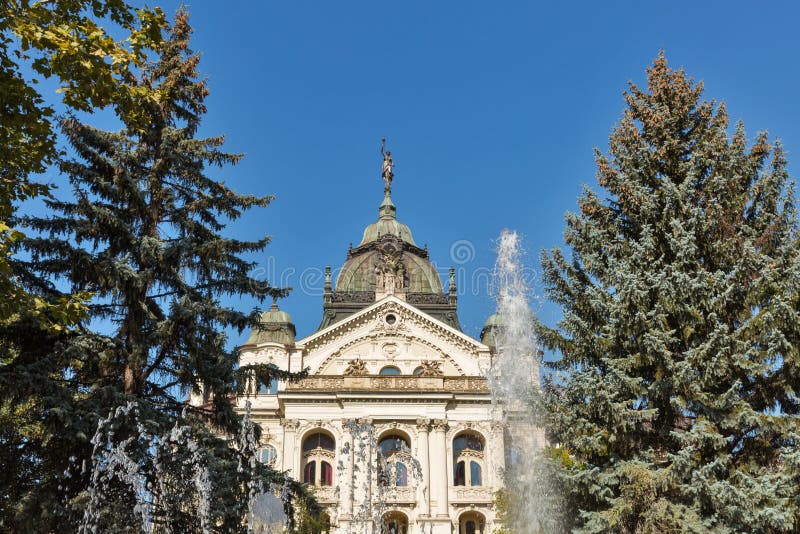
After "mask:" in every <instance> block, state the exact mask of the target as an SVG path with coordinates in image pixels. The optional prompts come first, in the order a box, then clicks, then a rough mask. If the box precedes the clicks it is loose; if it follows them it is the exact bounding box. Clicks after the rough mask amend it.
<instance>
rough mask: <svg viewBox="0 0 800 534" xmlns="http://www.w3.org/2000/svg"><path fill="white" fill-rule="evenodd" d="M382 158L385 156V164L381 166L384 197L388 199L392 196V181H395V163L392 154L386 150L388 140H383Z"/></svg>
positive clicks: (383, 138)
mask: <svg viewBox="0 0 800 534" xmlns="http://www.w3.org/2000/svg"><path fill="white" fill-rule="evenodd" d="M381 156H383V164H382V165H381V178H383V182H384V184H385V185H384V186H383V195H384V196H386V197H388V196H389V195H391V194H392V179H394V161H392V152H391V151H390V150H386V138H385V137H382V138H381Z"/></svg>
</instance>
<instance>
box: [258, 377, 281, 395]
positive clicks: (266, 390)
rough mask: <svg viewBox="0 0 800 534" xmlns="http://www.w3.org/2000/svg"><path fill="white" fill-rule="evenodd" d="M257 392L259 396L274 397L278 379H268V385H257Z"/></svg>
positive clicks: (276, 391)
mask: <svg viewBox="0 0 800 534" xmlns="http://www.w3.org/2000/svg"><path fill="white" fill-rule="evenodd" d="M258 392H259V394H261V395H275V394H276V393H278V379H277V378H274V377H273V378H272V379H270V381H269V384H264V383H261V384H259V386H258Z"/></svg>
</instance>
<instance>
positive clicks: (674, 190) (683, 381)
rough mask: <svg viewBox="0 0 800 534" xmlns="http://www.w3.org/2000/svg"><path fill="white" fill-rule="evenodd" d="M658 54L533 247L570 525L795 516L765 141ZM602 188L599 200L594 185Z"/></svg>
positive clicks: (789, 525) (795, 365)
mask: <svg viewBox="0 0 800 534" xmlns="http://www.w3.org/2000/svg"><path fill="white" fill-rule="evenodd" d="M702 92H703V85H702V83H695V82H694V81H693V80H692V79H691V78H688V77H687V75H686V74H685V73H684V71H683V70H682V69H681V70H674V69H671V68H669V67H668V66H667V62H666V60H665V58H664V55H663V53H662V54H660V55H659V57H658V58H657V59H656V60H655V62H654V63H653V64H652V66H651V67H650V68H649V69H648V71H647V87H646V88H640V87H639V86H637V85H635V84H630V86H629V89H628V91H626V93H625V102H626V104H627V106H626V108H625V110H624V112H623V116H622V119H621V121H620V122H619V124H618V125H617V126H616V127H615V128H614V130H613V131H612V133H611V136H610V149H609V153H608V154H607V155H605V154H602V153H600V152H599V151H597V152H596V162H597V179H598V182H599V184H600V186H601V187H602V190H603V192H602V194H600V193H595V192H594V191H592V190H590V189H589V188H585V190H584V192H583V193H582V195H581V196H580V198H579V201H578V202H579V207H580V212H579V213H576V214H568V215H567V218H566V222H567V229H566V231H565V241H566V244H567V246H568V247H569V248H570V250H571V257H567V256H565V255H564V254H563V253H562V252H561V251H560V250H558V249H554V250H552V251H550V252H548V253H543V255H542V265H543V271H544V280H545V283H546V287H547V293H548V295H549V297H550V298H551V299H552V300H553V301H555V302H556V303H557V304H558V305H559V306H560V307H561V309H562V311H563V318H562V320H561V321H560V323H559V325H558V327H557V328H548V327H546V326H544V325H539V327H538V330H539V336H540V338H541V340H542V341H543V343H544V344H545V345H546V346H548V347H549V348H550V349H553V350H555V351H557V352H558V353H560V359H559V360H558V361H557V362H556V363H555V364H554V375H555V377H556V378H554V379H553V380H551V381H550V382H549V383H548V384H547V385H546V387H545V392H546V396H547V399H548V402H549V408H550V416H549V417H550V422H549V424H550V431H551V433H552V437H553V441H554V442H555V443H558V444H560V445H561V446H563V447H564V448H565V449H566V451H567V452H568V453H569V460H568V461H565V462H564V464H563V467H562V470H561V474H562V476H563V481H564V482H565V484H566V487H567V488H568V491H569V493H570V497H571V499H572V502H573V504H574V506H575V508H576V510H577V511H578V512H577V513H576V514H575V517H574V524H573V525H568V526H571V527H574V528H575V530H576V531H578V532H630V533H633V532H743V531H748V532H797V531H798V530H799V529H800V449H799V448H798V447H799V446H800V420H799V419H798V413H799V412H800V398H799V396H798V395H799V394H800V393H799V391H798V390H799V389H800V354H799V352H798V351H800V314H799V313H798V306H800V298H799V297H800V259H799V258H798V234H797V228H796V222H797V221H796V215H797V214H796V208H795V200H794V196H793V195H794V189H793V184H792V183H791V182H790V178H789V175H788V172H787V163H786V159H785V156H784V153H783V150H782V148H781V145H780V144H779V143H776V142H770V141H769V139H768V136H767V134H766V133H759V134H758V135H757V136H756V138H755V140H754V141H753V142H752V144H750V145H749V146H748V142H747V139H746V135H745V131H744V128H743V126H742V124H738V125H736V126H735V128H733V129H732V132H729V122H728V116H727V114H726V110H725V106H724V105H723V104H718V103H717V102H715V101H713V100H712V101H708V100H704V99H703V96H702ZM603 196H605V198H602V197H603Z"/></svg>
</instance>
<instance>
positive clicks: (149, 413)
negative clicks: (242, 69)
mask: <svg viewBox="0 0 800 534" xmlns="http://www.w3.org/2000/svg"><path fill="white" fill-rule="evenodd" d="M44 5H47V6H50V8H52V12H51V11H48V10H47V9H45V8H44V7H42V6H44ZM87 5H88V7H89V8H91V9H89V10H88V12H91V13H93V14H94V16H95V17H109V18H110V19H111V20H114V21H115V22H117V23H119V24H122V25H123V26H125V25H128V24H132V22H133V21H134V20H135V16H134V14H133V13H131V12H129V11H126V9H127V7H126V6H125V5H124V4H121V3H116V2H114V3H99V2H96V3H95V2H92V3H89V4H86V3H79V2H56V3H51V4H41V5H40V4H35V5H34V6H33V7H31V8H30V9H31V11H30V12H26V13H27V15H30V17H31V18H30V20H23V17H21V16H20V17H17V19H15V20H16V21H15V22H12V23H9V27H12V28H13V29H14V31H15V32H17V33H18V35H20V36H21V37H22V43H23V44H22V47H23V49H25V48H26V47H28V46H35V47H38V48H39V49H40V50H45V51H46V52H47V54H45V55H44V56H43V58H40V59H42V61H38V60H37V63H36V64H35V68H37V69H43V70H47V71H48V73H50V74H56V75H61V74H63V73H66V72H71V73H73V74H74V76H73V77H71V78H69V80H70V83H69V84H67V86H66V88H65V93H64V94H65V95H66V97H65V98H66V101H67V103H68V104H70V105H72V106H73V107H75V108H77V109H90V108H92V107H95V106H99V105H103V104H104V103H110V104H113V105H114V106H115V107H116V109H117V112H118V115H119V116H120V118H121V119H122V121H123V124H124V126H125V127H124V129H123V130H121V131H117V132H108V131H102V130H98V129H96V128H93V127H91V126H90V125H88V124H84V123H81V122H80V121H78V120H77V119H75V118H73V117H67V118H65V119H64V120H63V121H62V122H61V128H62V131H63V134H64V135H65V137H66V138H67V140H68V142H69V144H70V145H71V149H72V152H73V153H74V154H75V157H74V159H66V158H59V161H58V165H59V168H60V170H61V172H62V173H63V174H64V175H66V176H67V177H68V178H69V180H70V182H71V184H72V188H73V197H72V198H68V197H66V196H65V197H61V198H55V197H52V196H51V197H49V198H48V200H47V201H46V203H47V205H48V207H49V212H50V215H48V216H46V217H28V218H22V219H21V220H22V222H23V223H24V224H25V225H26V226H27V231H28V234H29V235H28V237H24V236H22V235H15V236H14V237H15V239H17V240H20V242H21V244H22V245H23V246H24V247H25V249H26V250H27V252H28V254H29V259H25V260H22V259H19V258H15V259H13V261H10V262H9V268H10V269H11V272H12V273H13V275H14V276H15V277H16V278H17V279H18V280H23V281H25V283H27V284H29V285H30V287H31V288H33V289H34V290H35V292H36V294H37V295H42V296H43V299H45V301H46V302H59V301H61V302H63V303H69V305H70V306H75V307H77V309H78V310H79V311H80V312H81V313H84V315H85V317H84V318H83V319H82V316H81V315H80V313H78V314H76V315H74V316H73V320H72V322H71V323H68V324H71V325H72V327H71V328H55V327H54V328H47V329H41V328H40V329H39V330H40V333H39V334H37V335H31V332H32V330H31V326H32V325H34V324H36V323H35V318H33V317H30V314H25V315H23V316H20V317H17V318H15V319H14V320H13V321H7V322H6V323H3V324H0V339H3V340H8V343H7V344H6V345H4V347H5V348H6V350H5V353H4V354H3V358H4V359H3V362H2V363H3V366H2V367H0V400H2V401H3V404H2V405H1V406H0V408H1V409H0V418H2V419H5V420H8V421H10V422H12V424H11V425H10V426H9V427H8V428H4V429H3V432H2V433H0V439H2V440H3V443H4V445H6V444H8V445H9V449H8V450H7V451H4V453H3V454H4V455H8V461H9V462H10V463H11V464H13V465H14V466H15V469H14V470H11V471H9V472H7V473H3V475H4V477H5V478H3V479H0V483H2V484H3V486H2V488H0V505H2V509H0V512H2V515H0V525H2V528H3V529H11V530H17V531H50V530H58V531H63V530H69V531H74V530H76V529H77V528H78V526H79V525H80V523H81V521H82V518H83V514H84V510H86V509H90V510H92V512H93V514H96V517H97V521H98V527H99V528H100V529H101V530H102V531H115V532H116V531H127V530H130V529H138V528H140V527H142V526H143V525H142V521H143V519H142V518H141V517H140V516H139V515H138V514H137V512H136V508H135V506H134V504H135V500H134V497H135V495H134V494H133V492H132V491H131V489H130V487H128V486H127V485H126V484H125V483H123V482H122V481H121V480H119V479H117V480H116V482H110V483H105V485H104V486H103V487H102V488H101V489H102V493H103V499H102V500H101V503H100V505H99V506H100V508H99V509H95V508H96V506H95V505H96V504H97V503H94V502H93V500H92V498H91V497H92V495H93V494H96V493H97V488H98V486H97V484H98V483H97V481H96V480H94V479H93V478H92V476H91V466H92V465H93V464H94V462H97V461H98V458H99V457H98V454H102V453H103V450H104V449H102V448H101V449H96V448H95V447H94V445H93V444H92V443H91V441H90V440H91V439H92V436H93V435H94V434H95V431H96V429H97V428H98V423H99V422H100V421H101V420H104V419H105V418H106V417H107V416H108V415H109V414H110V413H112V412H114V411H115V410H116V409H117V408H118V407H120V406H125V405H131V404H132V405H135V406H136V410H137V413H138V414H139V416H138V418H137V419H136V421H132V420H127V419H121V420H120V421H118V422H115V423H113V424H114V425H117V426H115V427H114V432H113V434H111V436H112V438H109V439H113V444H114V446H115V447H116V446H119V447H123V448H124V449H125V451H126V454H128V455H129V457H130V458H131V459H133V460H134V462H135V463H136V464H137V465H140V466H141V468H142V473H143V474H142V476H143V477H145V479H146V480H147V481H148V482H149V483H150V484H151V486H150V487H151V488H155V489H151V491H153V492H155V493H154V495H155V497H154V498H155V500H156V502H157V503H158V507H157V509H158V513H155V514H154V516H153V518H152V520H153V522H154V523H155V525H156V526H157V527H158V528H171V529H173V530H175V531H187V530H189V531H191V530H197V528H198V521H199V519H198V517H199V516H200V514H199V513H198V506H199V504H198V502H199V501H198V499H199V494H198V493H197V490H196V488H195V487H194V486H193V485H192V484H186V480H187V479H191V476H193V472H190V471H188V470H187V469H189V466H190V465H191V462H195V463H196V462H197V461H198V458H197V457H192V458H191V462H190V458H189V457H188V455H189V451H186V450H178V449H175V450H172V451H170V454H168V455H167V456H168V461H167V460H164V459H163V458H162V461H161V463H160V464H159V465H160V467H159V468H158V469H156V464H155V463H154V461H153V460H152V454H154V453H156V451H161V446H160V445H159V446H155V445H152V443H151V442H150V441H146V440H145V441H142V436H143V435H145V434H146V435H148V436H155V437H156V438H158V437H162V438H163V439H164V440H166V439H167V438H166V437H165V436H170V435H171V433H173V432H174V429H175V428H176V427H177V426H181V427H187V428H190V429H191V430H190V434H191V438H192V440H193V441H194V442H195V443H198V444H200V447H199V450H201V451H202V453H199V454H200V456H201V458H200V460H199V461H201V463H202V464H203V465H205V466H206V467H207V468H208V469H209V471H210V472H211V480H212V484H213V488H214V499H213V502H212V503H211V510H210V514H211V517H212V519H213V524H214V525H213V526H214V530H215V531H220V532H235V531H240V530H243V529H244V528H245V527H244V523H243V519H244V518H245V517H246V513H245V511H246V509H247V504H248V502H249V499H250V498H251V497H252V496H253V492H254V491H257V490H258V491H261V490H268V489H269V488H270V487H274V486H275V485H283V484H285V485H287V487H288V490H289V492H290V494H291V495H293V502H294V503H295V505H298V506H299V505H302V506H305V507H306V509H307V510H308V511H309V514H310V516H309V517H315V514H317V512H318V511H319V510H318V509H317V508H315V507H316V504H315V503H314V501H313V498H312V497H311V496H310V494H309V493H308V492H307V491H306V490H305V488H304V487H303V486H301V485H298V484H296V483H292V482H291V481H289V480H287V479H286V477H285V476H284V475H283V474H281V473H276V472H274V471H272V470H271V469H269V468H267V467H266V466H259V465H256V464H255V461H254V451H253V450H245V449H246V448H245V447H243V445H242V444H241V443H240V444H239V446H238V447H234V446H232V445H231V443H229V441H228V439H226V435H227V436H231V435H235V434H236V433H237V432H238V431H239V426H240V419H241V418H240V417H239V416H238V415H237V414H236V412H235V411H234V407H233V405H232V403H231V398H232V397H233V396H234V395H236V394H237V393H241V392H243V391H244V390H245V386H246V385H247V384H248V383H249V382H252V381H251V380H250V379H251V378H252V377H253V375H255V376H257V377H258V378H259V379H260V380H262V381H267V382H268V381H269V379H270V378H271V377H280V378H283V379H291V380H294V379H297V378H298V377H299V376H302V375H297V374H289V373H286V372H282V371H278V370H277V369H276V368H274V367H271V366H266V365H256V366H248V367H243V368H238V367H237V355H236V353H235V351H233V350H230V349H228V348H226V342H227V339H226V336H225V330H226V329H228V328H233V329H236V330H239V331H241V330H242V329H244V328H246V327H248V326H252V325H254V324H255V322H256V319H257V317H258V313H257V310H254V311H252V312H251V313H241V312H239V311H237V310H235V309H233V308H230V307H226V306H223V305H221V304H220V299H221V298H223V297H226V296H240V295H253V296H256V297H257V298H263V297H265V296H267V295H275V296H282V295H284V294H285V290H282V289H280V288H274V287H271V286H270V285H269V284H268V283H266V282H264V281H260V280H256V279H253V278H252V277H251V276H250V275H249V272H250V270H251V268H252V263H251V262H249V261H247V260H245V259H244V258H243V256H244V255H246V254H249V253H252V252H258V251H261V250H263V248H264V246H265V245H266V244H267V242H268V239H267V238H264V239H261V240H258V241H253V242H250V241H240V240H236V239H232V238H228V237H226V236H224V235H222V233H221V232H222V231H223V230H224V226H225V224H226V223H227V222H228V221H231V220H235V219H236V218H238V217H239V216H240V215H241V214H242V213H244V212H245V211H247V210H248V209H250V208H253V207H264V206H266V205H267V204H268V203H269V201H270V197H257V196H252V195H243V194H239V193H236V192H235V191H233V190H232V189H230V188H229V187H227V186H226V185H225V184H224V183H223V182H222V181H220V180H218V179H215V178H213V177H211V176H209V174H210V173H211V172H214V171H215V170H216V169H218V168H223V167H226V166H228V165H230V164H235V163H236V162H237V161H239V159H240V156H239V155H235V154H228V153H226V152H224V151H223V150H222V145H223V138H222V137H212V138H205V139H197V138H196V137H195V135H196V133H197V130H198V127H199V125H200V121H201V119H202V116H203V114H204V113H205V111H206V108H205V104H204V99H205V97H206V96H207V94H208V89H207V86H206V83H205V82H204V81H202V80H200V79H198V78H199V77H198V73H197V64H198V61H199V57H198V56H197V55H196V54H194V53H192V52H191V50H190V49H189V37H190V34H191V28H190V27H189V25H188V17H187V15H186V13H185V12H183V11H181V12H179V13H178V14H177V16H176V20H175V23H174V24H173V25H172V27H170V28H167V33H168V36H169V37H168V38H167V39H165V40H160V39H156V37H157V35H155V34H152V35H151V34H149V33H147V34H146V35H145V34H143V33H141V32H139V33H137V32H136V31H134V30H132V31H131V37H130V38H129V39H130V40H131V42H130V46H129V47H128V49H127V51H125V50H123V49H121V48H115V44H114V43H113V42H112V41H110V40H108V37H107V36H106V35H105V33H104V32H102V31H101V30H100V29H99V26H97V25H94V26H93V24H94V23H93V22H91V21H89V19H87V18H85V17H84V13H86V12H87V11H86V10H85V9H83V8H86V7H87ZM81 6H83V8H82V7H81ZM59 17H62V18H59ZM138 17H139V18H140V20H145V19H146V20H147V21H149V23H151V24H153V25H155V26H156V27H158V28H159V31H160V24H159V23H158V21H159V20H160V19H159V18H158V12H157V11H156V12H152V13H150V15H148V14H147V13H146V12H139V13H138ZM148 17H149V18H148ZM59 21H61V22H64V21H67V22H70V23H72V24H73V26H69V24H68V25H67V26H66V27H62V25H61V24H60V23H59ZM48 24H53V25H54V26H53V27H50V26H48ZM65 32H66V33H65ZM70 35H71V36H73V37H75V38H76V39H77V43H78V45H79V48H80V49H81V50H84V51H85V50H89V51H94V52H92V53H95V54H96V55H97V57H98V58H100V59H101V60H100V61H98V62H95V61H94V60H92V59H87V60H86V61H82V60H80V59H79V58H78V57H77V56H75V55H74V54H73V51H70V50H68V49H69V48H70V46H71V45H70V44H69V42H68V41H67V38H68V36H70ZM145 47H151V48H152V50H149V51H148V50H145ZM148 52H153V56H154V57H155V59H154V60H152V61H145V60H144V59H145V55H144V54H145V53H148ZM131 54H133V55H131ZM77 65H83V66H85V67H86V69H87V70H86V71H85V72H83V71H82V72H81V73H74V72H73V71H74V70H75V69H77ZM120 65H122V66H123V67H125V68H124V69H123V68H122V67H120ZM135 65H140V70H132V69H131V68H130V67H132V66H135ZM103 69H105V70H103ZM120 69H122V70H120ZM101 71H102V72H101ZM95 76H96V77H97V80H94V77H95ZM90 81H91V83H90ZM86 84H89V85H93V86H94V87H93V88H92V89H91V90H87V91H85V92H84V91H83V89H87V87H86ZM43 113H44V115H46V114H47V110H45V111H44V112H43ZM20 142H21V143H23V144H24V143H27V141H25V140H21V141H20ZM48 142H49V141H48ZM45 152H46V153H47V154H50V156H48V157H52V156H53V154H52V152H47V151H45ZM42 162H43V163H48V162H49V161H48V160H47V159H46V158H45V159H44V160H42ZM56 283H58V285H57V284H56ZM89 294H91V295H92V300H91V301H90V302H89V304H88V306H87V307H83V308H81V307H80V306H79V304H76V303H74V300H75V298H76V296H77V297H78V298H79V299H80V298H84V299H85V298H87V297H88V296H89ZM57 318H58V317H57ZM61 319H64V320H66V319H68V318H64V317H62V318H61ZM81 319H82V320H81ZM78 321H80V323H78ZM59 324H61V323H59ZM97 324H104V325H106V327H107V328H106V330H108V333H105V332H97V331H94V330H93V329H92V328H90V325H91V326H95V325H97ZM33 331H35V330H33ZM187 394H191V395H193V396H194V397H193V398H194V399H196V400H197V401H198V402H197V404H196V405H187V403H186V402H185V399H186V395H187ZM209 428H211V429H213V432H212V431H211V430H209ZM253 437H254V438H255V439H256V440H257V439H258V429H254V436H253ZM165 443H166V444H165V445H164V446H167V445H168V442H165ZM5 459H6V458H4V460H5ZM242 465H246V466H250V467H248V468H245V469H242V468H241V466H242ZM82 466H85V467H86V469H84V468H82ZM158 470H162V475H163V476H161V477H160V478H159V479H158V480H156V478H155V471H158ZM170 480H172V483H170V482H169V481H170ZM165 481H166V482H165ZM93 506H95V508H92V507H93ZM87 507H88V508H87ZM290 515H291V514H290Z"/></svg>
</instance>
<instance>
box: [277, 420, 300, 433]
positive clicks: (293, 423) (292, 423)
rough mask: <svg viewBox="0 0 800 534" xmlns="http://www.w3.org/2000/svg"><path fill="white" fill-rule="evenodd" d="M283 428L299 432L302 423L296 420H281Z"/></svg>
mask: <svg viewBox="0 0 800 534" xmlns="http://www.w3.org/2000/svg"><path fill="white" fill-rule="evenodd" d="M281 426H282V427H283V428H284V429H286V430H289V431H292V430H297V428H298V427H299V426H300V421H297V420H294V419H281Z"/></svg>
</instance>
